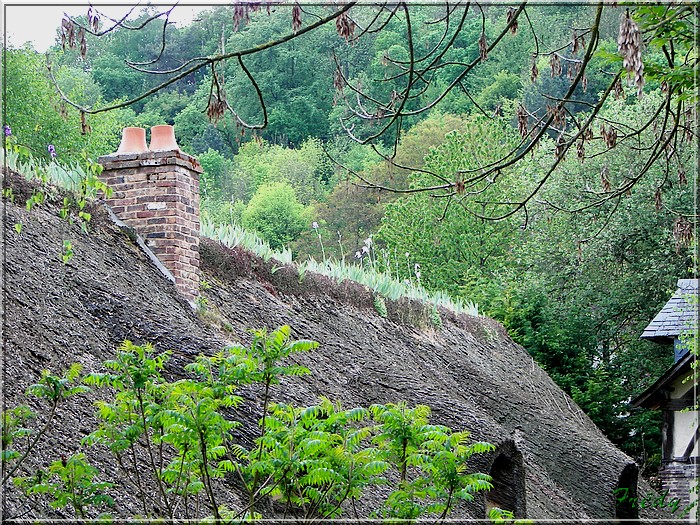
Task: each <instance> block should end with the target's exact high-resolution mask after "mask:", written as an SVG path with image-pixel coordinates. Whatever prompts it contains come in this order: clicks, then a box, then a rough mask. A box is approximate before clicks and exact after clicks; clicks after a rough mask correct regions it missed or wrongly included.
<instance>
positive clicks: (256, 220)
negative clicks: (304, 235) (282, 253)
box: [241, 182, 310, 249]
mask: <svg viewBox="0 0 700 525" xmlns="http://www.w3.org/2000/svg"><path fill="white" fill-rule="evenodd" d="M241 222H242V225H243V227H244V228H248V229H251V230H253V231H255V232H257V233H258V234H259V235H260V236H261V237H262V238H263V239H265V240H266V241H267V242H269V243H270V246H271V247H272V248H273V249H281V248H283V247H285V246H288V245H289V243H290V242H292V241H293V240H294V239H296V238H297V236H298V235H299V233H301V231H302V230H303V229H304V228H305V227H306V225H307V224H309V222H310V221H309V219H308V212H307V211H306V209H305V208H304V206H303V205H302V204H301V203H300V202H299V201H298V200H297V198H296V192H295V191H294V188H293V187H292V186H291V185H290V184H289V183H287V182H272V183H269V184H263V185H262V186H260V187H259V188H258V190H257V191H256V192H255V195H253V198H251V199H250V202H249V203H248V205H247V206H246V209H245V210H244V211H243V214H242V216H241Z"/></svg>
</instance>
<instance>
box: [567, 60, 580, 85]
mask: <svg viewBox="0 0 700 525" xmlns="http://www.w3.org/2000/svg"><path fill="white" fill-rule="evenodd" d="M580 71H581V62H570V63H569V65H568V67H567V68H566V78H567V80H568V81H569V82H571V81H573V80H574V79H575V78H576V76H577V75H578V74H579V72H580Z"/></svg>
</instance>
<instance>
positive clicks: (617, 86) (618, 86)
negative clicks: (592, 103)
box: [613, 78, 625, 100]
mask: <svg viewBox="0 0 700 525" xmlns="http://www.w3.org/2000/svg"><path fill="white" fill-rule="evenodd" d="M613 92H614V93H615V99H616V100H620V99H621V98H623V97H624V96H625V90H624V89H623V87H622V82H621V81H620V79H619V78H618V79H617V80H616V81H615V83H614V84H613Z"/></svg>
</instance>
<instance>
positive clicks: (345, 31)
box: [335, 12, 355, 42]
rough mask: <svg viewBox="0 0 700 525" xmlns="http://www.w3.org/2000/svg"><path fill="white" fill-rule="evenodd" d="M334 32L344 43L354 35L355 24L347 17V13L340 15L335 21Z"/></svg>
mask: <svg viewBox="0 0 700 525" xmlns="http://www.w3.org/2000/svg"><path fill="white" fill-rule="evenodd" d="M335 30H336V31H337V32H338V35H339V36H340V37H342V38H344V39H345V41H346V42H349V41H350V39H352V36H353V34H355V22H354V21H353V20H352V19H351V18H350V17H349V16H348V13H347V12H343V13H341V14H340V16H339V17H338V18H336V19H335Z"/></svg>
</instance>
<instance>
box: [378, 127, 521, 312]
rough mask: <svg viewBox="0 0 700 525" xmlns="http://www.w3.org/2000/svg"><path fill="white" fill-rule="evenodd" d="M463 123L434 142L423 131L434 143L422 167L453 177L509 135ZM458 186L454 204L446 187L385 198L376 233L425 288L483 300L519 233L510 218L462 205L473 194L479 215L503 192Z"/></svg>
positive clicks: (490, 155)
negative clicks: (497, 218) (494, 219)
mask: <svg viewBox="0 0 700 525" xmlns="http://www.w3.org/2000/svg"><path fill="white" fill-rule="evenodd" d="M463 126H464V128H465V132H464V133H457V132H450V133H448V134H447V135H446V136H444V137H443V138H442V140H441V141H440V142H437V141H436V138H434V137H430V135H428V137H426V138H427V140H431V141H435V142H437V143H438V144H439V145H438V146H437V147H434V148H433V149H432V150H431V151H430V152H429V153H428V154H427V155H426V157H425V166H426V167H427V168H428V169H430V170H432V171H434V172H435V173H438V174H439V175H440V176H441V177H442V179H443V180H445V181H449V180H451V179H454V178H457V179H460V177H461V172H462V171H463V170H465V169H468V168H470V167H473V166H476V165H487V164H489V163H490V162H491V161H492V159H494V158H495V157H497V156H498V155H499V154H500V153H501V151H503V150H506V149H508V148H509V147H510V145H511V144H512V143H513V141H514V138H513V136H512V133H510V132H509V129H508V126H507V124H505V123H504V122H491V121H488V120H485V119H480V118H475V117H474V118H472V119H470V120H469V121H467V122H465V123H464V124H463ZM423 129H425V131H426V132H428V133H432V131H431V130H430V129H429V128H427V129H426V128H423ZM418 132H419V130H416V133H418ZM424 176H425V175H424V174H422V173H419V172H415V173H413V174H412V175H411V177H410V178H409V180H410V181H411V187H414V186H420V185H421V184H423V177H424ZM502 177H505V178H509V179H510V180H511V181H512V182H511V183H510V186H511V189H512V190H515V189H516V188H517V187H518V186H519V183H518V181H517V178H515V177H513V176H512V175H506V174H504V175H502ZM461 191H462V194H463V196H462V197H460V201H459V202H455V203H453V202H452V201H451V200H450V194H451V190H447V191H445V192H442V191H441V190H439V189H436V191H435V193H434V194H430V195H429V194H426V193H422V192H419V193H413V194H409V195H406V196H403V197H401V198H399V199H398V200H396V201H395V202H393V203H390V204H388V205H387V206H386V212H385V216H384V218H383V221H382V227H381V229H380V230H379V232H378V235H377V237H378V239H379V240H380V241H382V242H384V243H386V245H387V248H388V249H389V250H390V251H396V252H398V253H409V254H410V256H411V258H412V259H413V260H414V261H415V262H416V263H417V264H419V265H420V266H421V268H422V269H423V272H422V284H423V285H424V286H425V287H426V288H428V289H429V290H433V291H435V290H444V291H446V292H447V293H449V294H450V295H452V296H455V297H460V296H461V297H469V298H470V299H472V300H476V301H478V302H479V304H482V305H488V303H489V302H490V301H491V300H492V296H493V293H494V288H496V287H498V285H499V280H500V276H499V272H500V270H501V269H502V268H503V267H504V266H506V261H507V256H508V254H509V252H510V250H511V246H512V245H513V244H514V243H515V242H516V240H517V239H518V237H519V235H518V232H519V228H518V225H519V224H518V223H517V222H515V220H513V219H510V220H504V221H501V222H499V223H497V224H493V223H490V222H489V221H487V220H485V219H483V218H480V217H479V216H475V214H474V213H473V212H472V210H471V209H470V208H471V207H473V206H475V205H472V204H464V203H465V202H466V199H467V198H470V197H474V196H475V198H476V199H478V202H480V203H481V204H476V206H478V207H479V214H480V215H485V214H488V213H490V211H489V209H490V208H494V207H497V206H498V205H497V204H496V205H494V204H489V202H494V201H495V202H502V201H504V200H508V195H507V194H501V193H495V192H494V189H493V188H489V187H488V186H486V187H484V186H483V185H481V184H475V185H471V184H470V183H469V182H468V181H467V182H463V183H462V190H461ZM460 204H462V205H460ZM411 273H412V270H411V268H410V267H408V268H407V267H406V266H401V267H400V271H399V275H400V276H401V278H410V277H411Z"/></svg>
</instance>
